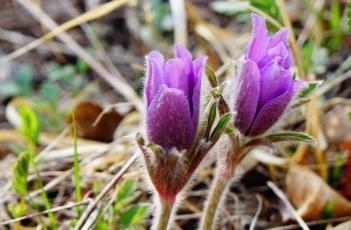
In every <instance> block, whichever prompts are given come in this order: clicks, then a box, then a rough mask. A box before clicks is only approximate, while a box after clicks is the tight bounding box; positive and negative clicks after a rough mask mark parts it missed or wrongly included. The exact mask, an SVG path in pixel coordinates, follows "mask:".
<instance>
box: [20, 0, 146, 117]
mask: <svg viewBox="0 0 351 230" xmlns="http://www.w3.org/2000/svg"><path fill="white" fill-rule="evenodd" d="M17 1H18V2H19V3H20V4H22V5H23V6H24V7H25V8H26V9H27V10H28V11H29V12H30V13H31V14H32V15H33V16H34V17H35V18H37V19H38V20H42V21H43V22H44V23H45V26H46V27H48V28H49V29H51V30H52V31H56V32H55V33H54V35H57V37H58V38H59V39H60V40H62V41H63V42H64V43H66V44H67V46H68V47H70V48H71V49H72V50H73V51H74V52H75V53H76V54H77V55H78V56H79V57H80V58H81V59H83V60H84V61H85V62H86V63H87V64H89V66H90V67H91V68H92V69H93V70H94V71H95V72H96V73H98V74H99V75H100V76H101V77H102V78H103V79H104V80H105V81H107V82H108V83H109V84H110V85H111V86H112V87H113V88H114V89H116V90H117V91H118V92H119V93H121V94H122V95H123V96H124V97H125V98H126V99H127V100H128V101H130V102H131V103H133V105H134V106H135V107H136V108H137V109H138V110H139V111H142V110H143V108H144V107H143V104H142V102H141V100H140V99H139V97H138V96H137V94H136V93H135V91H134V90H133V89H132V88H131V87H130V86H129V85H128V83H127V82H125V81H123V80H122V79H118V78H116V77H115V76H112V75H111V74H110V73H109V72H108V71H107V70H106V69H105V67H104V66H103V65H101V63H99V62H97V61H96V60H94V58H93V57H92V56H91V55H90V54H89V53H88V52H87V51H85V50H84V49H83V48H82V47H81V46H80V45H79V44H78V43H77V42H76V41H75V40H73V39H72V38H71V37H70V36H69V35H68V34H67V33H65V32H64V30H63V29H62V27H63V26H61V27H58V25H57V23H56V22H55V21H54V20H53V19H51V18H50V16H48V15H47V14H45V13H41V14H40V12H41V10H40V8H39V7H38V6H37V5H36V4H34V3H33V2H31V1H29V0H17ZM120 2H124V1H117V2H116V1H114V2H110V3H115V4H117V3H120ZM120 4H121V3H120ZM114 6H115V5H114ZM118 6H119V5H118ZM109 7H110V5H108V6H106V5H103V6H101V7H100V8H98V9H100V10H99V11H98V13H96V14H97V15H103V13H107V12H108V9H110V8H109ZM91 14H92V13H90V14H88V16H85V17H81V16H80V17H78V18H80V19H79V20H78V22H79V23H82V22H84V20H87V19H89V18H90V17H91ZM83 15H84V14H83ZM83 15H82V16H83ZM39 16H40V17H39ZM73 20H75V19H73ZM76 23H77V22H75V23H74V25H75V24H76ZM79 23H78V24H79ZM63 25H65V24H63ZM66 28H69V27H68V26H66V27H64V29H66ZM44 37H45V36H44ZM50 38H51V37H49V38H48V39H50Z"/></svg>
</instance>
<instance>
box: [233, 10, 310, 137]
mask: <svg viewBox="0 0 351 230" xmlns="http://www.w3.org/2000/svg"><path fill="white" fill-rule="evenodd" d="M251 17H252V22H253V27H254V28H253V33H252V37H251V40H250V42H249V45H248V49H247V53H246V55H245V56H244V57H243V62H242V65H241V68H240V71H239V76H238V78H237V82H236V83H237V84H236V90H235V93H234V94H235V96H234V110H235V111H236V113H237V114H236V118H235V126H236V128H237V129H238V130H239V131H240V132H241V133H242V134H244V135H247V136H257V135H260V134H262V133H264V132H265V131H267V130H268V129H269V128H270V127H271V126H272V125H273V124H274V123H275V122H276V121H277V120H278V119H279V118H280V117H281V115H282V114H283V112H284V110H285V109H286V108H287V106H288V104H289V102H290V101H291V100H292V99H293V98H294V96H295V95H296V94H297V92H298V91H299V90H301V89H302V88H303V87H305V86H306V82H304V81H300V80H293V79H292V77H291V73H290V66H291V63H292V55H291V51H290V49H289V47H288V30H287V29H285V28H283V29H281V30H279V31H278V32H277V33H275V34H274V35H273V36H271V37H269V35H268V31H267V27H266V24H265V20H264V18H262V17H260V16H258V15H256V14H252V16H251Z"/></svg>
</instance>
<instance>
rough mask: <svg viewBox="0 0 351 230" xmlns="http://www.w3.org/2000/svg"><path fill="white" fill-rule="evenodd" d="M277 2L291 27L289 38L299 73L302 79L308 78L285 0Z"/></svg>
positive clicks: (287, 24)
mask: <svg viewBox="0 0 351 230" xmlns="http://www.w3.org/2000/svg"><path fill="white" fill-rule="evenodd" d="M277 3H278V6H279V10H280V13H281V16H282V18H283V22H284V25H285V26H286V27H287V28H288V29H289V40H290V46H291V51H292V52H293V55H294V59H295V62H296V66H297V69H298V71H299V75H300V77H301V79H303V80H306V79H307V78H306V75H305V70H304V67H303V63H302V58H301V52H300V49H299V47H298V45H297V42H296V38H295V34H294V30H293V27H292V25H291V21H290V18H289V15H288V12H287V10H286V5H285V0H278V1H277Z"/></svg>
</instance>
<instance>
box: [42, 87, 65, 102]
mask: <svg viewBox="0 0 351 230" xmlns="http://www.w3.org/2000/svg"><path fill="white" fill-rule="evenodd" d="M39 92H40V97H42V98H43V99H45V101H49V102H50V103H51V104H52V105H57V103H58V101H59V99H60V96H61V93H60V88H59V87H58V86H57V85H56V84H53V83H52V82H46V83H44V84H42V85H41V87H40V90H39Z"/></svg>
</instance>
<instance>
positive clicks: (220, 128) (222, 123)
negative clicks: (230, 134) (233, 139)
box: [210, 113, 233, 140]
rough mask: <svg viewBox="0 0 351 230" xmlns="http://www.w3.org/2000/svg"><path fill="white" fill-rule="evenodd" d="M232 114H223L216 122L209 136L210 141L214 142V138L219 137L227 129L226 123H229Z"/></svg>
mask: <svg viewBox="0 0 351 230" xmlns="http://www.w3.org/2000/svg"><path fill="white" fill-rule="evenodd" d="M232 116H233V115H232V114H231V113H226V114H224V115H223V116H222V117H221V118H220V119H219V121H218V123H217V125H216V127H215V128H214V130H213V131H212V133H211V135H210V140H214V139H216V138H219V136H220V135H221V134H222V133H223V132H224V131H225V129H226V128H227V125H228V123H229V122H230V120H231V118H232Z"/></svg>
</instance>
